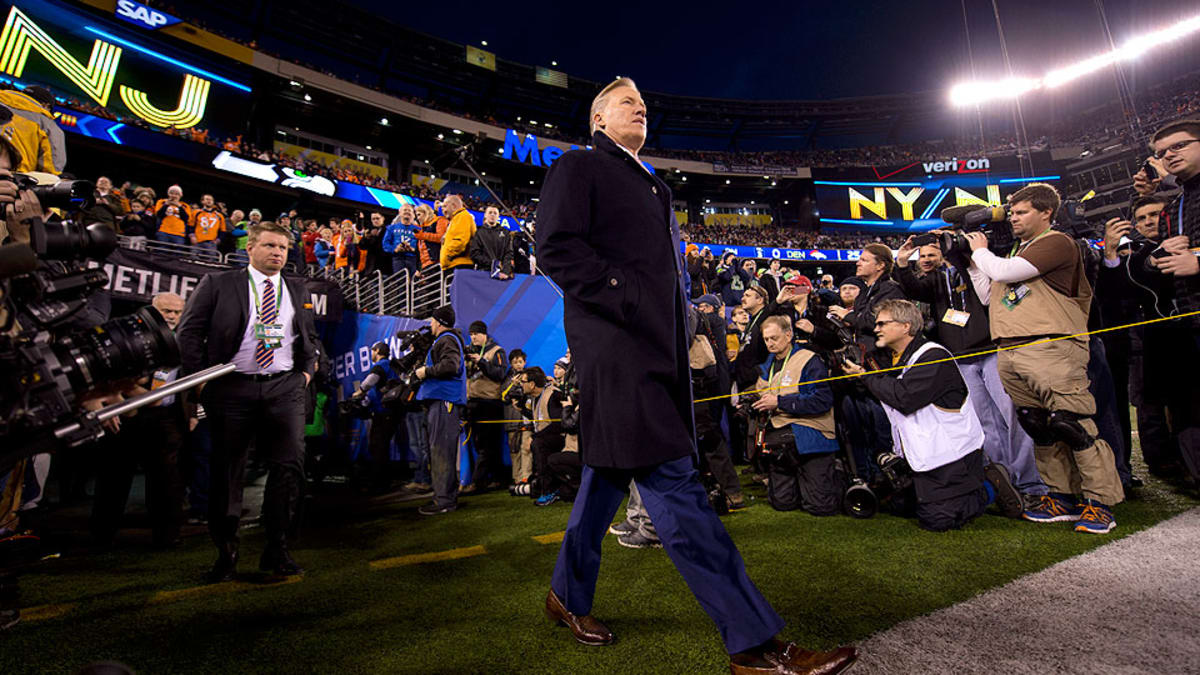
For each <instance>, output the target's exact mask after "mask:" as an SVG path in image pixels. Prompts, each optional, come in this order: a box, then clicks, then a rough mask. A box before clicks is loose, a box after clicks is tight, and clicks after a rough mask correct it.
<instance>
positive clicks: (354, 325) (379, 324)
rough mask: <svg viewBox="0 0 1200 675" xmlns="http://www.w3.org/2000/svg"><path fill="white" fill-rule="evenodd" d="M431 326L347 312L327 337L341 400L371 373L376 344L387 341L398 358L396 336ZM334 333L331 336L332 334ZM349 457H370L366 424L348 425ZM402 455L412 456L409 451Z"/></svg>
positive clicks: (424, 323)
mask: <svg viewBox="0 0 1200 675" xmlns="http://www.w3.org/2000/svg"><path fill="white" fill-rule="evenodd" d="M427 325H429V322H428V321H419V320H417V319H409V318H407V317H400V316H378V315H375V314H362V313H359V312H353V311H350V310H346V311H345V312H343V313H342V321H341V323H339V324H338V325H337V327H336V328H335V329H333V330H332V331H327V332H326V334H325V340H324V343H325V345H327V346H328V348H329V360H330V361H332V362H333V377H334V379H336V380H337V383H338V390H339V391H338V396H337V400H338V401H343V400H345V399H347V398H349V397H350V395H351V394H353V393H354V392H355V390H356V389H357V387H358V383H359V382H362V380H363V378H365V377H366V376H367V373H368V372H369V371H370V370H371V346H372V345H374V344H375V343H376V342H386V343H388V346H389V348H390V349H392V350H394V353H395V355H398V352H399V349H400V340H399V339H398V338H397V337H396V333H397V332H398V331H402V330H417V329H419V328H421V327H422V326H427ZM331 333H332V334H331ZM346 426H347V427H348V429H349V435H350V438H349V443H350V458H351V459H356V458H358V457H366V456H367V421H366V420H351V421H350V423H349V424H348V425H346ZM401 456H403V457H409V456H411V455H410V454H409V453H408V452H407V451H405V452H402V453H401Z"/></svg>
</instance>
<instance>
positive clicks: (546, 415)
mask: <svg viewBox="0 0 1200 675" xmlns="http://www.w3.org/2000/svg"><path fill="white" fill-rule="evenodd" d="M520 382H521V388H522V389H523V390H524V391H525V397H526V399H525V403H526V405H528V404H529V403H532V404H533V407H532V410H528V412H529V414H530V415H531V416H532V417H533V437H532V450H533V475H534V480H535V481H536V484H537V485H536V487H537V490H536V495H537V504H538V506H547V505H549V504H552V503H554V502H555V501H557V500H558V495H557V494H555V492H554V490H553V489H551V488H553V487H554V486H553V481H552V480H551V476H550V470H549V467H547V466H546V460H547V458H549V457H550V455H553V454H554V453H556V452H561V451H562V449H563V447H564V446H565V445H566V439H565V438H564V436H563V425H562V416H563V406H564V402H565V400H566V396H564V395H563V393H562V391H560V390H559V388H558V386H557V385H556V384H555V383H553V382H551V381H550V378H548V377H546V373H545V372H544V371H543V370H542V369H541V368H539V367H537V366H533V367H532V368H526V369H525V372H524V373H523V374H522V375H521V379H520Z"/></svg>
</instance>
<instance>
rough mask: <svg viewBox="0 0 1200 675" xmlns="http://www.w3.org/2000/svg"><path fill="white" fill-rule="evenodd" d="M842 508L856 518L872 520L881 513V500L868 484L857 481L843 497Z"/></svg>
mask: <svg viewBox="0 0 1200 675" xmlns="http://www.w3.org/2000/svg"><path fill="white" fill-rule="evenodd" d="M842 508H843V509H844V510H845V511H846V513H847V514H849V515H850V516H852V517H854V518H870V517H872V516H874V515H875V514H876V513H877V512H878V511H879V498H878V497H877V496H875V493H874V492H873V491H872V490H871V488H869V487H867V484H866V483H864V482H862V480H860V479H855V480H854V482H852V483H851V484H850V487H849V488H847V489H846V494H845V495H843V497H842Z"/></svg>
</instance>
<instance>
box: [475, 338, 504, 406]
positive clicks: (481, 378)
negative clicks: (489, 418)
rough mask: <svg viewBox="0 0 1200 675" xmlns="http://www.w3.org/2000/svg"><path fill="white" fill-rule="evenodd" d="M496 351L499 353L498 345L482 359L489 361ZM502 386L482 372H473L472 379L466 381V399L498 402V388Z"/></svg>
mask: <svg viewBox="0 0 1200 675" xmlns="http://www.w3.org/2000/svg"><path fill="white" fill-rule="evenodd" d="M498 351H500V345H495V346H493V347H492V348H491V349H489V350H487V352H486V353H484V355H483V358H484V359H489V360H490V359H491V358H492V357H493V356H495V355H496V352H498ZM502 386H503V383H501V382H497V381H495V380H492V379H489V378H488V376H487V375H484V374H483V371H482V370H478V371H476V372H475V375H474V377H472V378H471V379H469V380H467V398H487V399H493V400H499V398H500V388H501V387H502Z"/></svg>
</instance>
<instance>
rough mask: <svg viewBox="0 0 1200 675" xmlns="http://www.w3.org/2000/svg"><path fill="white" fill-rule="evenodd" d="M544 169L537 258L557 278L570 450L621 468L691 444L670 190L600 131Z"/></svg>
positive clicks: (678, 452) (674, 454)
mask: <svg viewBox="0 0 1200 675" xmlns="http://www.w3.org/2000/svg"><path fill="white" fill-rule="evenodd" d="M592 143H593V147H594V148H595V149H594V150H573V151H571V152H568V153H566V154H564V155H562V156H561V157H559V158H558V160H557V161H555V162H554V164H553V165H552V166H551V167H550V170H549V172H548V173H547V174H546V182H545V184H544V185H543V187H542V193H541V198H540V200H539V204H538V212H537V231H536V235H537V249H536V251H537V262H538V266H539V267H541V268H542V270H543V271H544V272H545V273H546V274H547V275H549V276H550V278H551V279H553V280H554V282H555V283H557V284H558V285H559V286H560V287H561V288H562V289H563V292H564V294H565V295H566V298H565V300H564V307H563V319H564V323H565V328H566V333H567V344H568V345H569V346H570V348H571V357H572V360H573V361H574V362H575V370H576V373H577V374H578V380H579V408H580V426H581V428H580V444H579V445H580V452H581V453H582V454H581V459H582V460H583V462H584V463H585V464H587V465H589V466H593V467H613V468H620V469H632V468H639V467H648V466H654V465H657V464H661V463H663V462H666V461H670V460H673V459H678V458H680V457H683V456H685V455H688V454H692V453H694V452H695V440H694V438H695V433H694V423H693V419H692V383H691V373H690V370H689V367H688V358H687V337H686V334H685V327H686V325H687V324H686V321H685V318H684V316H685V315H684V307H685V304H684V303H685V296H684V290H683V274H682V270H681V263H680V257H679V256H680V254H679V251H680V245H679V227H678V225H677V224H676V223H675V217H674V212H673V210H672V208H671V190H670V189H669V188H668V187H667V185H666V184H665V183H663V181H662V180H660V179H659V178H657V177H656V176H653V175H651V174H650V173H649V172H648V171H647V170H646V169H645V167H643V166H641V165H640V164H639V163H638V162H637V160H635V159H634V158H633V156H632V155H630V154H629V153H627V152H626V151H625V150H623V149H622V148H621V147H620V146H618V145H617V144H616V143H615V142H614V141H613V140H612V139H610V138H609V137H608V136H607V135H605V134H604V133H603V132H597V133H596V134H595V135H594V136H593V139H592Z"/></svg>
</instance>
